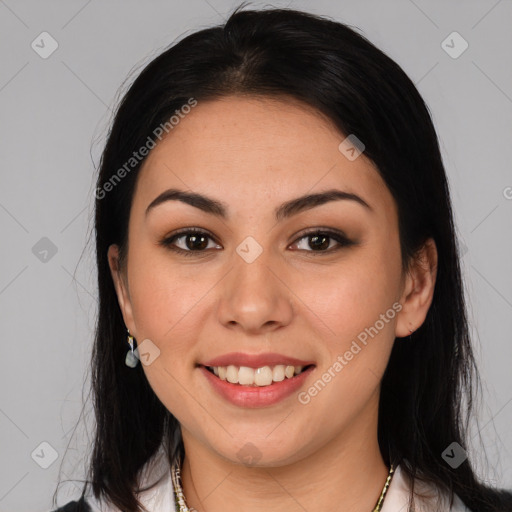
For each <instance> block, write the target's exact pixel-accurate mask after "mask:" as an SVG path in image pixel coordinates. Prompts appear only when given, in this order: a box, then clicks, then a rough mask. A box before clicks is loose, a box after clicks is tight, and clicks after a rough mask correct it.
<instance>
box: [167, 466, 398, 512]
mask: <svg viewBox="0 0 512 512" xmlns="http://www.w3.org/2000/svg"><path fill="white" fill-rule="evenodd" d="M394 472H395V469H394V468H393V464H391V467H390V468H389V473H388V477H387V478H386V483H385V484H384V487H383V489H382V492H381V493H380V497H379V499H378V500H377V504H376V505H375V507H374V509H373V510H372V512H380V511H381V510H382V504H383V503H384V498H385V496H386V492H387V490H388V488H389V484H390V483H391V479H392V478H393V474H394ZM171 477H172V486H173V490H174V502H175V504H176V509H177V510H178V511H179V512H197V511H196V509H195V508H189V507H188V505H187V502H186V500H185V495H184V494H183V489H182V487H181V472H180V463H179V462H177V463H175V464H174V465H173V467H172V469H171Z"/></svg>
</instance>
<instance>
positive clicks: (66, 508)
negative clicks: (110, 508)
mask: <svg viewBox="0 0 512 512" xmlns="http://www.w3.org/2000/svg"><path fill="white" fill-rule="evenodd" d="M52 512H92V511H91V507H90V505H89V503H88V502H87V500H86V499H85V498H84V497H82V498H80V499H79V500H78V501H70V502H69V503H66V504H65V505H63V506H62V507H59V508H58V509H56V510H53V511H52Z"/></svg>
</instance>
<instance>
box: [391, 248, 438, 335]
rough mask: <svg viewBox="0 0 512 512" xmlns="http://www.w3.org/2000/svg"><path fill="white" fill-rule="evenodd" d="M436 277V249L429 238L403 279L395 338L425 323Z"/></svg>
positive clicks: (408, 333)
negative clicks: (400, 307)
mask: <svg viewBox="0 0 512 512" xmlns="http://www.w3.org/2000/svg"><path fill="white" fill-rule="evenodd" d="M436 276H437V247H436V244H435V242H434V240H433V239H432V238H429V239H428V240H427V241H426V242H425V244H424V245H423V247H422V248H421V249H420V251H419V253H418V255H417V257H416V258H415V259H414V261H413V263H412V265H411V267H410V269H409V270H408V272H407V275H406V278H405V285H404V288H403V292H402V296H401V298H400V303H401V304H402V309H401V310H400V312H399V313H398V316H397V322H396V326H395V336H396V337H397V338H404V337H406V336H409V335H410V334H411V332H410V331H411V330H412V331H413V332H414V331H416V330H417V329H418V328H419V327H420V326H421V325H422V324H423V322H424V321H425V318H426V316H427V313H428V310H429V308H430V305H431V303H432V298H433V297H434V288H435V283H436Z"/></svg>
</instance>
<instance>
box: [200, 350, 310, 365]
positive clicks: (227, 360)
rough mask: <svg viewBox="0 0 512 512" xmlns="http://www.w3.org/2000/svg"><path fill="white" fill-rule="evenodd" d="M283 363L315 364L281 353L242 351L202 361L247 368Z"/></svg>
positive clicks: (210, 363)
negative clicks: (247, 352) (249, 352)
mask: <svg viewBox="0 0 512 512" xmlns="http://www.w3.org/2000/svg"><path fill="white" fill-rule="evenodd" d="M278 364H284V365H289V366H302V367H304V366H308V365H311V364H315V363H314V361H303V360H302V359H297V358H295V357H290V356H285V355H283V354H276V353H270V352H268V353H265V354H244V353H243V352H231V353H229V354H223V355H222V356H218V357H215V358H213V359H209V360H208V361H206V362H204V363H202V365H203V366H230V365H233V366H248V367H249V368H262V367H263V366H276V365H278Z"/></svg>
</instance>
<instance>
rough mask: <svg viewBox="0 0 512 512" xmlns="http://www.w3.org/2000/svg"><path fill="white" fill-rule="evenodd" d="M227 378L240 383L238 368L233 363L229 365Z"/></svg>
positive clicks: (233, 382)
mask: <svg viewBox="0 0 512 512" xmlns="http://www.w3.org/2000/svg"><path fill="white" fill-rule="evenodd" d="M226 379H227V381H228V382H231V384H238V368H237V367H236V366H233V365H229V366H228V371H227V372H226Z"/></svg>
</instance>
